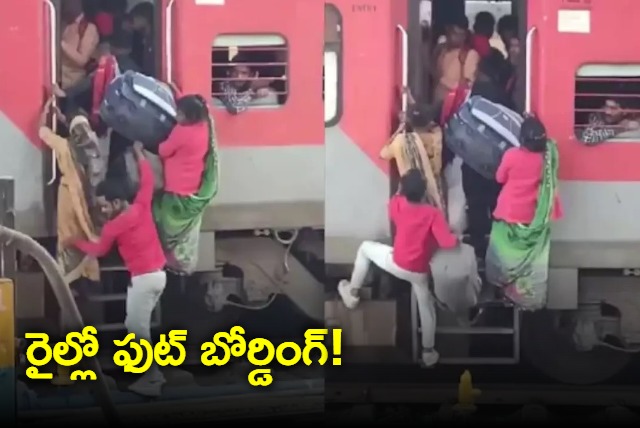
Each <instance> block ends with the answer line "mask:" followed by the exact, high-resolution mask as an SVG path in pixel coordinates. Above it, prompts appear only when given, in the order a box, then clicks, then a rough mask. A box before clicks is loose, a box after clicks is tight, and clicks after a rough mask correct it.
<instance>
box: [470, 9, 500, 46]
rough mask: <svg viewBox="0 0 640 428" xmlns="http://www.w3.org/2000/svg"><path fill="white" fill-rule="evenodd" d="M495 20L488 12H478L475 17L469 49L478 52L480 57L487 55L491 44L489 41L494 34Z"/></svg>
mask: <svg viewBox="0 0 640 428" xmlns="http://www.w3.org/2000/svg"><path fill="white" fill-rule="evenodd" d="M495 27H496V19H495V18H494V17H493V15H492V14H491V13H489V12H480V13H478V14H477V15H476V20H475V22H474V24H473V35H472V36H471V47H472V48H473V49H474V50H475V51H476V52H478V54H479V55H480V57H485V56H487V55H489V53H490V51H491V44H490V43H489V40H490V39H491V37H493V33H494V32H495Z"/></svg>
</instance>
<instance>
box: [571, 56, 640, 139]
mask: <svg viewBox="0 0 640 428" xmlns="http://www.w3.org/2000/svg"><path fill="white" fill-rule="evenodd" d="M574 107H575V118H574V123H575V133H576V137H577V138H578V139H579V140H580V141H582V142H583V143H585V144H587V145H595V144H599V143H602V142H604V141H611V140H615V141H625V140H627V141H629V140H631V141H639V140H640V65H638V64H585V65H583V66H581V67H580V68H579V69H578V71H577V73H576V84H575V105H574Z"/></svg>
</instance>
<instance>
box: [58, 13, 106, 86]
mask: <svg viewBox="0 0 640 428" xmlns="http://www.w3.org/2000/svg"><path fill="white" fill-rule="evenodd" d="M61 6H62V9H61V15H62V22H63V25H64V27H63V29H62V41H61V42H60V48H61V52H62V60H61V67H62V76H61V79H60V86H61V87H62V89H68V88H70V87H72V86H73V85H75V84H76V83H78V82H79V81H80V80H82V78H83V77H85V76H86V74H87V72H86V67H87V65H88V64H89V62H90V61H91V58H92V56H93V54H94V52H95V50H96V48H97V47H98V43H99V42H100V35H99V34H98V29H97V27H96V25H95V24H93V23H91V22H89V21H88V20H87V19H86V18H85V16H84V14H83V8H82V0H64V1H63V2H62V3H61Z"/></svg>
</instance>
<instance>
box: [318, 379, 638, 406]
mask: <svg viewBox="0 0 640 428" xmlns="http://www.w3.org/2000/svg"><path fill="white" fill-rule="evenodd" d="M474 388H478V389H479V390H480V391H481V393H480V395H479V396H477V398H476V400H475V402H476V404H477V405H478V406H480V405H499V406H521V405H526V404H533V403H535V404H540V405H545V406H585V407H593V406H605V407H606V406H618V405H619V406H627V407H638V408H640V387H639V386H628V385H606V386H604V385H603V386H569V385H554V386H552V385H541V384H521V385H513V384H510V385H507V384H475V385H474ZM325 397H326V400H327V403H328V404H349V405H354V404H442V403H455V402H456V401H457V400H458V385H457V384H427V385H416V384H406V383H388V384H380V383H375V384H373V383H327V387H326V391H325Z"/></svg>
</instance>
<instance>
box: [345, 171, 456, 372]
mask: <svg viewBox="0 0 640 428" xmlns="http://www.w3.org/2000/svg"><path fill="white" fill-rule="evenodd" d="M425 190H426V183H425V181H424V179H423V178H422V174H421V173H420V171H419V170H418V169H410V170H409V171H407V172H406V173H405V174H404V175H403V176H402V177H401V178H400V188H399V190H398V194H396V195H395V196H393V197H392V198H391V201H390V202H389V217H390V219H391V221H392V222H393V224H394V225H395V228H396V234H395V239H394V242H393V247H390V246H388V245H385V244H381V243H379V242H373V241H365V242H363V243H362V244H361V245H360V248H358V254H357V255H356V261H355V263H354V266H353V273H352V274H351V280H350V281H347V280H342V281H340V284H339V285H338V293H339V294H340V297H341V298H342V301H343V302H344V304H345V306H346V307H347V308H349V309H353V308H355V307H356V306H357V305H358V303H359V301H360V298H359V295H358V291H359V290H360V288H361V287H362V285H363V283H364V280H365V277H366V275H367V271H368V270H369V266H370V265H371V263H372V262H373V263H374V264H375V265H376V266H378V267H379V268H381V269H383V270H384V271H386V272H388V273H390V274H392V275H394V276H395V277H397V278H400V279H402V280H404V281H408V282H410V283H411V287H412V288H413V292H414V293H416V298H417V301H418V312H419V315H420V323H421V325H422V348H423V354H422V361H423V363H424V364H425V365H426V366H427V367H430V366H433V365H434V364H436V363H437V362H438V358H439V355H438V353H437V352H436V350H435V349H434V342H435V330H436V308H435V297H434V296H433V295H432V292H431V290H430V287H429V262H430V260H431V257H432V256H433V254H434V252H435V251H436V250H437V249H438V248H453V247H455V246H456V245H458V239H457V238H456V236H455V235H453V234H452V233H451V231H450V230H449V227H448V226H447V221H446V220H445V218H444V215H443V214H442V212H441V211H440V210H438V209H437V208H435V207H433V206H431V205H429V204H426V203H423V202H422V201H423V199H424V194H425Z"/></svg>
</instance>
